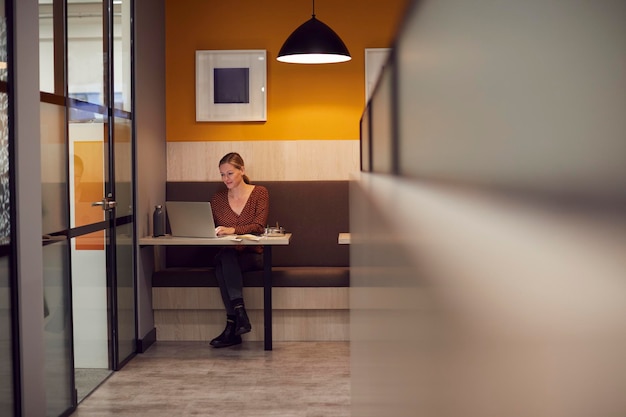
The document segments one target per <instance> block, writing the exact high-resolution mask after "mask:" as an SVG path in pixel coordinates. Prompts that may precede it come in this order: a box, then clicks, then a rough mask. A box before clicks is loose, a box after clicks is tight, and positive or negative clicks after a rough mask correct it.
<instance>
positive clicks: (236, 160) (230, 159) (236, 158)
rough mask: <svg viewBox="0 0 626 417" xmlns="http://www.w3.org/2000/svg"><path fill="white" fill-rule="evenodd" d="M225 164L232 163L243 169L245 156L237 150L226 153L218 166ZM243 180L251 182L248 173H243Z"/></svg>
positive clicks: (247, 182)
mask: <svg viewBox="0 0 626 417" xmlns="http://www.w3.org/2000/svg"><path fill="white" fill-rule="evenodd" d="M223 164H231V165H232V166H234V167H235V168H237V169H238V170H241V169H242V168H244V167H245V165H244V163H243V158H242V157H241V155H239V154H238V153H237V152H230V153H227V154H226V155H224V156H223V157H222V159H220V163H219V165H218V166H222V165H223ZM243 182H245V183H246V184H250V178H248V176H247V175H246V174H243Z"/></svg>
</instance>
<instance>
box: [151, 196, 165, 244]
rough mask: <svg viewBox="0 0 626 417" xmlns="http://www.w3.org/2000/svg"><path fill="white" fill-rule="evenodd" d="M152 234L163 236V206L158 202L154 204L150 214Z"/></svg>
mask: <svg viewBox="0 0 626 417" xmlns="http://www.w3.org/2000/svg"><path fill="white" fill-rule="evenodd" d="M152 236H154V237H159V236H165V212H164V211H163V206H162V205H160V204H158V205H156V206H154V213H153V214H152Z"/></svg>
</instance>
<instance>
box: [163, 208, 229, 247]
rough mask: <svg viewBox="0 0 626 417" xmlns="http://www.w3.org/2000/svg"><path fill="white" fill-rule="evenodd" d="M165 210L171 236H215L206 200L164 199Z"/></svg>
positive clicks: (213, 223)
mask: <svg viewBox="0 0 626 417" xmlns="http://www.w3.org/2000/svg"><path fill="white" fill-rule="evenodd" d="M165 210H166V213H167V218H168V220H169V223H170V231H171V233H172V236H175V237H203V238H212V237H215V238H216V237H217V235H216V234H215V222H214V221H213V212H212V211H211V203H209V202H208V201H166V202H165Z"/></svg>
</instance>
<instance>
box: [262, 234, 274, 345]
mask: <svg viewBox="0 0 626 417" xmlns="http://www.w3.org/2000/svg"><path fill="white" fill-rule="evenodd" d="M263 321H264V324H265V335H264V341H265V350H272V247H271V246H270V245H265V246H263Z"/></svg>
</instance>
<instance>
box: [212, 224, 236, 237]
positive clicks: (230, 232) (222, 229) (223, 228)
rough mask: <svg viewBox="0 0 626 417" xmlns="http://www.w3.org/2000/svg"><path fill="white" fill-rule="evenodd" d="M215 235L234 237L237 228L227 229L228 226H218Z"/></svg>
mask: <svg viewBox="0 0 626 417" xmlns="http://www.w3.org/2000/svg"><path fill="white" fill-rule="evenodd" d="M215 234H216V235H218V236H226V235H234V234H235V228H234V227H226V226H217V227H216V228H215Z"/></svg>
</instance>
